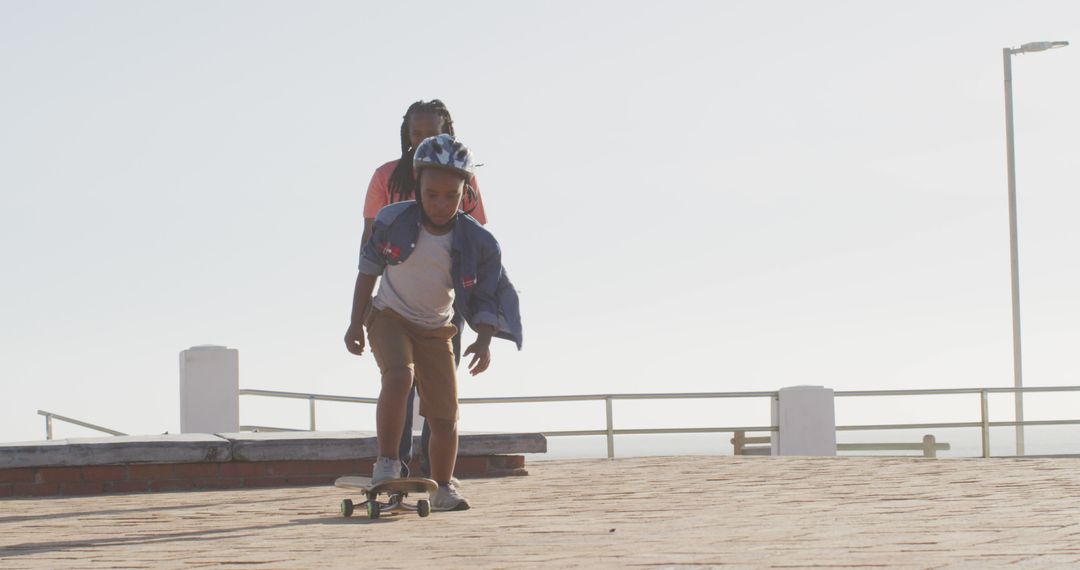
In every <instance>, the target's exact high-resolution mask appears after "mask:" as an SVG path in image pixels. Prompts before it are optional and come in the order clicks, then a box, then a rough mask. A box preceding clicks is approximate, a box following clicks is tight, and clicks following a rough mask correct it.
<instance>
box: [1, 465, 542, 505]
mask: <svg viewBox="0 0 1080 570" xmlns="http://www.w3.org/2000/svg"><path fill="white" fill-rule="evenodd" d="M373 462H374V459H349V460H338V461H253V462H243V461H233V462H227V463H172V464H169V463H152V464H132V465H94V466H87V467H27V468H18V469H0V498H3V497H48V496H60V495H93V494H100V493H149V492H161V491H185V490H196V489H233V488H239V487H285V486H303V485H330V484H333V482H334V480H335V479H337V478H338V477H341V476H343V475H370V474H371V466H372V463H373ZM412 468H413V472H414V473H417V472H419V466H418V465H416V464H414V465H413V466H412ZM454 475H456V476H458V477H460V478H462V479H465V478H469V477H506V476H517V475H528V472H527V471H526V470H525V457H524V456H521V455H487V456H466V457H459V458H458V461H457V468H456V469H455V470H454Z"/></svg>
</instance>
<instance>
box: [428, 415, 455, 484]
mask: <svg viewBox="0 0 1080 570" xmlns="http://www.w3.org/2000/svg"><path fill="white" fill-rule="evenodd" d="M428 425H430V426H431V449H430V450H428V452H429V453H430V454H431V478H432V479H434V480H436V481H438V482H439V483H449V482H450V478H451V477H453V476H454V466H455V465H456V464H457V450H458V432H457V421H455V420H446V419H436V418H431V419H429V420H428Z"/></svg>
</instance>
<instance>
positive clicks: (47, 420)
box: [45, 414, 52, 440]
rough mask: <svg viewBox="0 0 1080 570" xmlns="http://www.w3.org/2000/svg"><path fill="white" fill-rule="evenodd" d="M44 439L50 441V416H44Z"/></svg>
mask: <svg viewBox="0 0 1080 570" xmlns="http://www.w3.org/2000/svg"><path fill="white" fill-rule="evenodd" d="M45 439H49V440H51V439H52V414H47V415H46V416H45Z"/></svg>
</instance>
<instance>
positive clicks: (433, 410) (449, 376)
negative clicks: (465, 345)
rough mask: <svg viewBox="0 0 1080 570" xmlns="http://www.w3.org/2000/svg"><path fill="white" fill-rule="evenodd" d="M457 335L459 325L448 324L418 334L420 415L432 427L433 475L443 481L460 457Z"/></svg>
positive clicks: (429, 449)
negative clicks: (454, 346)
mask: <svg viewBox="0 0 1080 570" xmlns="http://www.w3.org/2000/svg"><path fill="white" fill-rule="evenodd" d="M455 334H457V327H455V326H453V325H447V326H445V327H443V328H441V329H436V330H433V331H425V332H424V334H423V335H422V336H419V337H414V341H415V345H414V346H415V354H414V359H415V363H416V378H417V384H416V386H417V390H419V391H420V415H422V416H424V419H425V420H427V424H428V425H429V426H430V427H431V444H430V445H429V447H428V453H429V455H430V458H431V475H432V478H433V479H435V480H436V481H438V482H440V483H445V482H448V481H450V477H451V476H452V475H453V473H454V463H455V462H456V460H457V418H458V403H457V378H456V374H455V371H454V352H453V343H452V341H451V339H453V337H454V335H455Z"/></svg>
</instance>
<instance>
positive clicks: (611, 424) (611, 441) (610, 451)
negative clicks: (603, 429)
mask: <svg viewBox="0 0 1080 570" xmlns="http://www.w3.org/2000/svg"><path fill="white" fill-rule="evenodd" d="M604 403H605V407H606V408H607V456H608V459H614V458H615V421H614V419H613V418H612V417H611V415H612V414H611V396H607V397H605V398H604Z"/></svg>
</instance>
